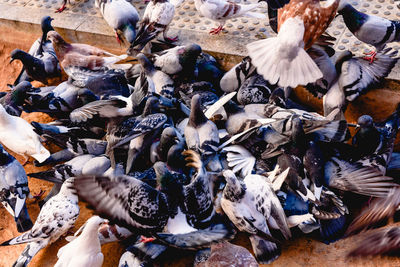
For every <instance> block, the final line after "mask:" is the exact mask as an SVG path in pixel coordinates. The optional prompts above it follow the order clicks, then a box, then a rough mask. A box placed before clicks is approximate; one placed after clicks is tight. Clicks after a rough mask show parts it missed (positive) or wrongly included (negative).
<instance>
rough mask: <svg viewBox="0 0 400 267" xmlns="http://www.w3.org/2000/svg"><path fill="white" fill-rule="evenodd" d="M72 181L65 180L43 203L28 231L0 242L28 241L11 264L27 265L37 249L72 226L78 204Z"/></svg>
mask: <svg viewBox="0 0 400 267" xmlns="http://www.w3.org/2000/svg"><path fill="white" fill-rule="evenodd" d="M73 181H74V178H70V179H68V180H66V181H65V182H64V183H63V185H62V187H61V190H60V192H59V193H58V194H57V195H55V196H54V197H52V198H51V199H50V200H49V201H48V202H46V203H45V204H44V206H43V207H42V209H41V210H40V213H39V215H38V217H37V219H36V222H35V224H34V225H33V227H32V229H31V230H30V231H28V232H25V233H23V234H22V235H20V236H18V237H15V238H12V239H10V240H8V241H5V242H3V243H2V244H0V245H1V246H8V245H17V244H24V243H28V245H27V246H26V247H25V249H24V250H23V252H22V253H21V255H20V256H19V258H18V259H17V261H16V262H15V263H14V265H13V266H16V267H22V266H27V265H28V263H29V262H30V261H31V260H32V258H33V257H34V256H35V255H36V254H37V253H38V252H39V250H41V249H42V248H45V247H46V246H48V245H50V244H52V243H54V242H55V241H57V240H58V239H59V238H60V237H61V236H62V235H64V234H66V233H67V231H68V230H70V229H71V228H72V227H73V226H74V224H75V221H76V219H77V218H78V216H79V205H78V196H77V195H76V191H75V189H74V184H73Z"/></svg>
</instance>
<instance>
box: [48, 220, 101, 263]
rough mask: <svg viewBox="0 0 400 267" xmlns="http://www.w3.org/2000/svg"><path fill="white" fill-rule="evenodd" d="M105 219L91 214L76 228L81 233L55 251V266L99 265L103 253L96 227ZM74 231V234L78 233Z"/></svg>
mask: <svg viewBox="0 0 400 267" xmlns="http://www.w3.org/2000/svg"><path fill="white" fill-rule="evenodd" d="M104 223H106V221H105V220H104V219H102V218H100V217H99V216H92V217H91V218H89V219H88V220H87V221H86V222H85V224H84V225H82V227H81V228H80V229H79V230H80V231H79V230H78V232H81V234H80V235H79V236H78V237H76V238H75V239H73V240H72V241H71V242H70V243H68V244H67V245H65V246H63V247H61V248H60V249H59V250H58V252H57V257H58V261H57V263H56V264H55V265H54V266H55V267H68V266H93V267H101V266H102V264H103V260H104V255H103V253H101V246H100V240H99V237H98V233H97V231H98V229H99V228H100V227H101V226H102V225H103V224H104ZM78 232H77V233H75V236H76V235H77V234H78Z"/></svg>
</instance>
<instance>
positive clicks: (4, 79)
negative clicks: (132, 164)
mask: <svg viewBox="0 0 400 267" xmlns="http://www.w3.org/2000/svg"><path fill="white" fill-rule="evenodd" d="M0 36H1V37H0V63H1V64H0V90H1V91H5V90H7V86H6V84H7V83H12V82H13V81H14V79H15V77H16V76H17V75H18V72H19V70H20V67H21V66H20V65H19V63H17V62H14V63H12V64H11V65H10V64H9V63H8V62H9V54H10V52H11V51H12V50H13V49H15V48H20V49H23V50H26V51H27V50H28V49H29V47H30V45H31V43H32V42H33V41H34V40H35V39H36V38H37V35H34V34H30V33H21V32H13V33H12V34H10V32H9V31H8V30H4V29H0ZM36 85H38V84H36ZM389 86H391V87H392V86H393V85H392V84H389ZM395 89H396V90H397V92H396V90H379V91H375V92H372V93H369V94H367V95H366V96H363V97H361V98H360V99H359V100H357V102H356V103H355V104H354V105H350V106H349V108H348V112H347V114H346V115H347V117H348V119H349V120H350V121H355V120H356V118H357V117H358V116H359V115H360V114H363V113H371V114H372V115H373V116H374V117H375V118H376V119H382V118H384V117H385V116H387V115H388V114H390V113H391V112H392V111H393V110H394V107H395V105H396V104H397V103H398V102H400V90H399V88H395ZM296 93H297V95H298V97H299V98H300V99H301V100H302V101H303V102H307V103H308V104H310V105H311V106H314V107H319V108H320V106H321V103H320V101H318V100H317V99H315V98H313V97H312V96H310V95H308V94H306V93H304V92H303V91H302V90H297V91H296ZM378 97H379V98H378ZM375 99H379V101H376V100H375ZM22 117H23V118H24V119H26V120H27V121H38V122H49V121H50V120H51V118H49V117H48V116H46V115H45V114H41V113H31V114H25V113H24V114H23V116H22ZM50 150H51V151H52V152H54V151H55V150H56V147H50ZM14 156H16V155H14ZM16 158H17V160H19V161H20V162H22V160H23V159H22V158H21V157H20V156H16ZM47 168H49V167H41V168H37V167H35V166H33V165H32V164H30V163H29V164H27V165H26V166H25V170H26V172H27V173H30V172H38V171H43V170H46V169H47ZM29 187H30V190H31V192H32V193H38V192H39V191H40V190H41V189H42V190H45V191H46V193H48V192H49V191H50V188H51V183H47V182H43V181H39V180H36V179H30V178H29ZM27 205H28V210H29V214H30V216H31V218H32V221H35V219H36V217H37V215H38V213H39V208H38V205H37V203H35V202H34V201H33V200H28V201H27ZM91 214H92V213H91V211H89V210H88V209H86V208H85V207H84V206H83V205H81V213H80V216H79V218H78V220H77V222H76V225H75V228H74V229H73V230H74V231H76V230H77V229H78V228H79V227H80V226H81V225H82V224H83V223H84V222H85V221H86V220H87V219H88V218H89V217H90V216H91ZM17 235H18V232H17V230H16V227H15V224H14V220H13V218H12V217H11V216H10V214H9V213H8V212H7V211H6V210H5V209H4V208H3V207H2V206H1V207H0V243H1V242H3V241H6V240H8V239H10V238H12V237H15V236H17ZM358 238H359V237H358V236H356V237H353V238H348V239H345V240H340V241H337V242H336V243H333V244H330V245H325V244H324V243H321V242H319V241H317V240H315V239H314V238H312V237H299V238H294V239H293V240H290V241H287V242H285V243H284V245H283V248H282V255H281V257H280V258H279V259H278V260H276V261H275V262H274V263H273V264H271V266H363V267H367V266H391V267H393V266H400V258H393V257H374V258H366V259H352V260H346V258H345V255H346V253H347V251H348V250H349V249H350V248H352V247H353V245H354V244H355V242H357V240H358ZM234 243H236V244H239V245H242V246H244V247H246V248H247V249H249V250H250V251H251V247H250V243H249V241H248V239H247V237H245V236H244V235H239V236H238V237H237V238H236V239H235V241H234ZM65 244H66V241H65V240H64V239H61V240H59V241H57V242H55V243H54V244H52V245H51V246H48V247H47V248H45V249H43V250H42V251H40V252H39V253H38V254H37V255H36V256H35V257H34V259H33V260H32V262H31V264H30V266H40V267H48V266H53V265H54V264H55V262H56V261H57V256H56V255H57V251H58V249H59V248H60V247H61V246H63V245H65ZM371 245H373V244H371ZM24 247H25V245H17V246H8V247H0V267H8V266H11V265H12V264H13V263H14V261H15V260H16V259H17V258H18V256H19V254H20V253H21V251H22V250H23V248H24ZM123 251H124V247H123V245H121V244H119V243H112V244H107V245H104V246H103V247H102V252H103V254H104V256H105V260H104V264H103V266H117V264H118V261H119V258H120V255H121V254H122V253H123ZM164 265H165V266H192V265H193V257H192V256H190V255H189V256H185V257H183V258H182V257H175V256H174V257H171V259H168V260H167V261H166V262H164Z"/></svg>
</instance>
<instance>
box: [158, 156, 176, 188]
mask: <svg viewBox="0 0 400 267" xmlns="http://www.w3.org/2000/svg"><path fill="white" fill-rule="evenodd" d="M153 168H154V171H155V173H156V177H157V186H158V187H159V188H160V189H161V190H163V191H165V190H167V191H174V189H176V188H177V187H178V185H179V180H178V176H176V175H174V174H173V173H171V172H170V171H169V170H168V167H167V164H165V163H164V162H161V161H158V162H156V163H154V166H153Z"/></svg>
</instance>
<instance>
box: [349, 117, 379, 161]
mask: <svg viewBox="0 0 400 267" xmlns="http://www.w3.org/2000/svg"><path fill="white" fill-rule="evenodd" d="M357 129H359V130H358V131H357V133H356V134H355V135H354V136H353V140H352V144H353V146H354V147H355V148H356V149H357V150H358V151H359V153H360V156H361V157H363V156H368V155H371V154H372V153H374V152H375V150H376V149H377V148H378V146H379V144H380V143H381V134H380V132H379V131H378V129H377V128H376V127H375V125H374V120H373V119H372V117H371V116H369V115H363V116H361V117H359V118H358V120H357V126H356V130H357Z"/></svg>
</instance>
